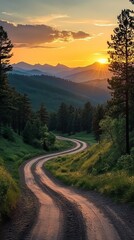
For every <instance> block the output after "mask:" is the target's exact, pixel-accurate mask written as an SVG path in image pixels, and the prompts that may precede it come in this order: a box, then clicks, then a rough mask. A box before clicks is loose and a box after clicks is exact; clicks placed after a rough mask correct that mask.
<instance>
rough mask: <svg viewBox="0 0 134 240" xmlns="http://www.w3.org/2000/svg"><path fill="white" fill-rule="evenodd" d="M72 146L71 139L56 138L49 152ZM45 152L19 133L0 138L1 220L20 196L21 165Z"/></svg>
mask: <svg viewBox="0 0 134 240" xmlns="http://www.w3.org/2000/svg"><path fill="white" fill-rule="evenodd" d="M71 147H73V143H72V142H70V141H61V140H56V142H55V145H54V146H53V147H52V148H51V150H50V151H49V152H54V151H60V150H61V151H62V150H65V149H68V148H71ZM45 153H46V152H45V151H44V150H42V149H38V148H34V147H32V146H30V145H27V144H25V143H24V142H23V141H22V138H21V137H20V136H18V135H17V134H14V141H8V140H6V139H4V138H2V137H1V138H0V221H1V219H2V218H3V216H5V215H9V213H10V211H11V209H13V208H14V207H15V206H16V203H17V200H18V198H19V172H18V168H19V166H20V165H21V163H23V162H24V161H25V160H27V159H30V158H32V157H34V156H37V155H41V154H45Z"/></svg>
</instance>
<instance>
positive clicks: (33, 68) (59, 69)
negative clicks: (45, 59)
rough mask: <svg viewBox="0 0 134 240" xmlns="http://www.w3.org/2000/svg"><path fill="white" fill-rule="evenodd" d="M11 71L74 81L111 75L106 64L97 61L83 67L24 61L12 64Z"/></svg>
mask: <svg viewBox="0 0 134 240" xmlns="http://www.w3.org/2000/svg"><path fill="white" fill-rule="evenodd" d="M12 66H13V73H14V74H20V75H28V76H32V75H49V76H55V77H60V78H62V79H67V80H71V81H73V82H76V83H80V82H87V81H90V80H96V79H103V80H104V79H107V78H109V77H111V73H110V72H109V70H108V65H107V64H100V63H98V62H96V63H93V64H92V65H89V66H85V67H75V68H70V67H67V66H65V65H62V64H57V65H56V66H52V65H48V64H44V65H41V64H35V65H31V64H28V63H25V62H19V63H17V64H13V65H12Z"/></svg>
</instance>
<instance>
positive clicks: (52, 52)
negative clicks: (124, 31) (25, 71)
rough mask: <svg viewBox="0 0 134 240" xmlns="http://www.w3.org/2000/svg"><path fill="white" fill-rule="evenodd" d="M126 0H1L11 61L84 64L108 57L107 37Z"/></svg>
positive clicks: (0, 12)
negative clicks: (10, 48)
mask: <svg viewBox="0 0 134 240" xmlns="http://www.w3.org/2000/svg"><path fill="white" fill-rule="evenodd" d="M125 8H129V9H133V8H134V5H132V4H131V3H130V2H129V0H112V1H108V0H38V1H37V0H0V25H2V26H3V27H4V29H5V30H6V31H7V32H8V35H9V38H10V39H11V40H12V42H13V44H14V49H13V53H14V56H13V57H12V60H11V61H12V63H17V62H20V61H25V62H28V63H30V64H35V63H40V64H45V63H47V64H51V65H56V64H58V63H61V64H65V65H68V66H70V67H73V66H85V65H89V64H91V63H93V62H95V61H98V60H99V59H102V58H107V40H110V35H111V34H112V31H113V29H114V27H115V26H116V23H117V15H119V14H120V12H121V10H122V9H125Z"/></svg>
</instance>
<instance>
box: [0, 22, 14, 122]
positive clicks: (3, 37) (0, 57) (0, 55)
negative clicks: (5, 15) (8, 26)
mask: <svg viewBox="0 0 134 240" xmlns="http://www.w3.org/2000/svg"><path fill="white" fill-rule="evenodd" d="M12 47H13V45H12V43H11V41H10V40H9V39H8V35H7V33H6V32H5V31H4V29H3V27H2V26H0V125H1V124H9V118H10V114H9V113H10V109H11V99H10V97H11V96H10V88H9V85H8V81H7V72H8V71H10V70H11V69H12V67H11V65H10V58H11V56H12V54H11V50H12Z"/></svg>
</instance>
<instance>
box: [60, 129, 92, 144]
mask: <svg viewBox="0 0 134 240" xmlns="http://www.w3.org/2000/svg"><path fill="white" fill-rule="evenodd" d="M56 133H57V132H56ZM57 135H62V136H64V137H67V138H75V139H78V140H81V141H84V142H86V143H87V144H89V145H90V146H91V145H93V144H95V143H96V140H95V137H94V135H93V134H92V133H86V132H79V133H76V134H73V135H70V136H69V135H68V134H61V133H57Z"/></svg>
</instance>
